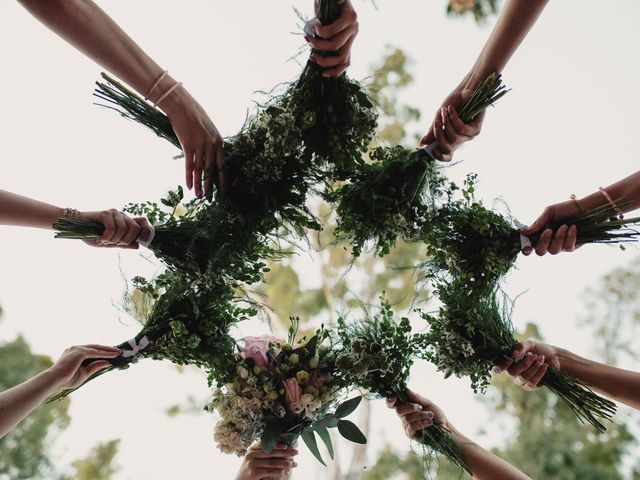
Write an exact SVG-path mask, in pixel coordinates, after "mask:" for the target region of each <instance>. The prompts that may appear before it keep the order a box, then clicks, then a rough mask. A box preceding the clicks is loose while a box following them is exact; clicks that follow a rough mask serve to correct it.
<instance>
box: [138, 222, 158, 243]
mask: <svg viewBox="0 0 640 480" xmlns="http://www.w3.org/2000/svg"><path fill="white" fill-rule="evenodd" d="M133 220H134V221H135V222H136V223H137V224H138V227H140V233H139V234H138V238H137V240H139V241H140V242H142V243H143V244H145V245H149V242H150V241H151V239H152V238H151V236H152V235H153V234H154V231H153V226H151V224H150V223H149V220H147V219H146V218H144V217H138V218H134V219H133ZM136 245H137V243H136Z"/></svg>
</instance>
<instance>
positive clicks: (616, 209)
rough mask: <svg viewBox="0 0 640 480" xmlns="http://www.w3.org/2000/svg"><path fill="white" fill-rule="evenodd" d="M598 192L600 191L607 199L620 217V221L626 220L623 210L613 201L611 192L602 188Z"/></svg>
mask: <svg viewBox="0 0 640 480" xmlns="http://www.w3.org/2000/svg"><path fill="white" fill-rule="evenodd" d="M598 190H600V193H602V195H603V196H604V198H606V199H607V202H609V205H611V207H612V208H613V209H614V210H615V212H616V214H617V215H618V217H619V218H620V219H623V218H624V215H623V214H622V210H620V207H618V205H617V204H616V202H614V201H613V198H611V195H609V192H607V191H606V190H605V189H604V188H602V187H598Z"/></svg>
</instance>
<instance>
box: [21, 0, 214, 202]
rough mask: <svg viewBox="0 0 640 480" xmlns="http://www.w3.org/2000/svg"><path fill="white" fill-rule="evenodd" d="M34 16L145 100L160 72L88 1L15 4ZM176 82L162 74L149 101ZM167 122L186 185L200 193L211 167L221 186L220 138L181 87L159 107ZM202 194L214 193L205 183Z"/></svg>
mask: <svg viewBox="0 0 640 480" xmlns="http://www.w3.org/2000/svg"><path fill="white" fill-rule="evenodd" d="M19 1H20V3H21V4H22V5H23V6H24V7H25V8H26V9H27V10H28V11H29V12H31V14H33V16H35V17H36V18H37V19H38V20H40V21H41V22H42V23H43V24H44V25H46V26H47V27H48V28H49V29H51V30H53V31H54V32H55V33H57V34H58V35H59V36H60V37H62V38H63V39H64V40H66V41H67V42H69V43H70V44H71V45H73V46H74V47H75V48H77V49H78V50H80V51H81V52H82V53H84V54H85V55H87V56H88V57H89V58H91V59H92V60H94V61H95V62H96V63H98V64H99V65H100V66H102V67H103V68H105V69H106V70H108V71H110V72H112V73H113V74H114V75H116V76H117V77H119V78H121V79H122V80H124V81H125V82H126V83H128V84H129V85H131V86H132V87H133V88H134V89H135V90H136V91H138V93H140V94H141V95H143V96H145V95H146V94H147V93H148V92H149V90H150V89H151V87H152V86H153V84H154V83H155V82H156V81H157V80H158V79H159V78H160V76H161V75H162V72H163V70H164V69H163V68H161V67H160V66H159V65H158V64H157V63H156V62H154V61H153V60H152V59H151V58H150V57H149V56H148V55H147V54H146V53H145V52H144V51H143V50H142V49H141V48H140V47H139V46H138V45H137V44H136V43H135V42H134V41H133V40H132V39H131V38H130V37H129V36H128V35H127V34H126V33H125V32H124V31H123V30H122V29H121V28H120V27H119V26H118V25H117V24H116V23H115V22H114V21H113V20H112V19H111V18H110V17H109V16H108V15H107V14H106V13H105V12H104V11H102V9H100V7H98V6H97V5H96V4H95V3H94V2H93V1H91V0H19ZM175 83H176V80H175V79H173V78H172V77H171V76H170V75H167V76H166V77H165V78H164V79H163V80H162V82H160V84H159V85H158V86H157V88H155V90H154V92H153V94H152V95H151V96H150V97H149V100H151V101H152V102H155V101H157V100H158V99H160V97H161V96H162V95H164V93H165V92H167V91H168V90H169V89H170V88H171V87H172V86H173V85H174V84H175ZM158 106H159V107H160V108H162V109H163V110H164V111H165V112H166V114H167V115H168V117H169V120H170V121H171V126H172V127H173V129H174V131H175V132H176V135H177V136H178V139H179V140H180V145H182V149H183V152H184V155H185V171H186V184H187V187H189V188H192V187H193V188H194V189H195V193H196V195H198V196H201V195H202V193H203V188H202V182H203V172H209V171H212V170H213V168H214V165H215V166H217V167H218V168H217V170H218V172H219V175H220V181H221V182H223V180H224V178H223V173H222V164H223V159H224V152H223V150H222V145H223V141H222V137H221V136H220V133H219V132H218V129H217V128H216V126H215V125H214V124H213V122H212V121H211V119H210V118H209V117H208V115H207V114H206V112H205V111H204V109H203V108H202V107H201V106H200V104H199V103H198V102H197V101H196V100H195V99H194V98H193V97H192V96H191V95H190V94H189V92H188V91H187V90H186V89H185V88H184V87H180V88H177V89H176V90H174V91H173V92H172V93H171V94H170V95H169V96H168V97H167V98H166V99H165V100H163V101H162V103H161V104H160V105H158ZM204 191H205V192H206V193H207V195H208V196H209V197H211V195H212V193H213V184H212V182H211V179H210V178H205V179H204Z"/></svg>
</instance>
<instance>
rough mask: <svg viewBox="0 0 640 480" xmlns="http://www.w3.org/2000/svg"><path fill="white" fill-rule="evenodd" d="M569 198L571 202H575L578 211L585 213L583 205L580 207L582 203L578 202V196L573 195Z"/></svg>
mask: <svg viewBox="0 0 640 480" xmlns="http://www.w3.org/2000/svg"><path fill="white" fill-rule="evenodd" d="M569 198H570V199H571V200H573V201H574V202H575V204H576V206H577V207H578V210H580V213H583V214H584V213H585V211H584V208H582V205H580V202H578V199H577V198H576V194H575V193H572V194H571V195H569Z"/></svg>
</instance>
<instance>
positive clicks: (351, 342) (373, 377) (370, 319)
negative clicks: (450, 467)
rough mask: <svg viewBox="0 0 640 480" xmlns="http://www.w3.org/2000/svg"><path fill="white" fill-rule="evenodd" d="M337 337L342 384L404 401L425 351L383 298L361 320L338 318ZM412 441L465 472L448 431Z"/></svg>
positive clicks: (434, 429) (435, 430)
mask: <svg viewBox="0 0 640 480" xmlns="http://www.w3.org/2000/svg"><path fill="white" fill-rule="evenodd" d="M336 335H337V337H338V340H339V343H340V348H339V349H338V351H337V355H336V366H337V368H338V371H337V374H338V375H339V376H340V377H341V379H342V381H343V382H344V383H345V384H349V385H354V386H357V387H359V388H363V389H366V390H368V391H370V392H372V393H373V394H375V395H377V396H380V397H383V398H389V397H396V398H397V399H398V402H399V403H406V402H407V396H406V393H405V392H406V390H407V380H408V378H409V373H410V370H411V366H412V365H413V359H414V358H415V357H416V355H418V354H419V351H418V350H420V349H423V350H424V348H425V344H424V342H423V341H422V340H423V337H422V336H421V335H418V334H412V333H411V325H410V323H409V319H408V318H404V317H403V318H401V319H397V318H396V317H395V316H394V313H393V310H392V309H391V305H390V304H389V303H388V302H387V301H385V300H384V299H382V301H381V306H380V310H379V312H377V313H375V314H370V315H367V316H366V317H365V318H364V319H361V320H358V321H351V320H350V321H347V320H346V319H345V318H344V317H341V318H339V319H338V328H337V332H336ZM415 440H416V441H417V442H419V443H420V444H421V445H423V446H425V447H427V448H428V449H431V450H433V451H435V452H438V453H440V454H442V455H444V456H445V457H447V458H448V459H449V460H450V461H451V462H453V463H454V464H456V465H458V466H459V467H461V468H463V469H465V470H467V471H468V468H467V466H466V465H465V463H464V460H463V459H462V457H461V454H460V451H459V449H458V447H457V445H456V443H455V441H454V440H453V438H452V437H451V434H450V432H449V431H448V430H447V429H446V428H444V427H443V426H442V425H438V424H434V425H432V426H431V427H429V428H426V429H424V430H421V431H420V434H419V436H418V437H416V438H415Z"/></svg>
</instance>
